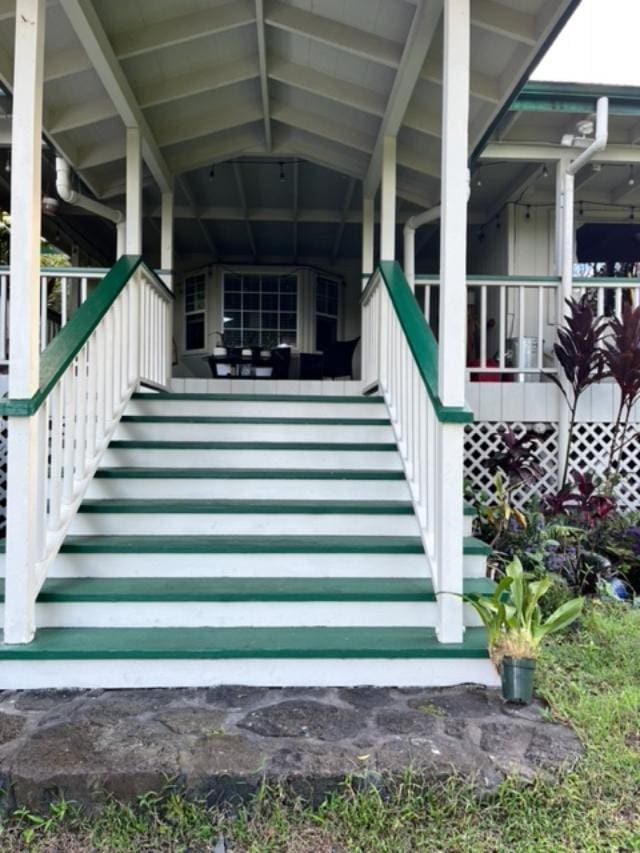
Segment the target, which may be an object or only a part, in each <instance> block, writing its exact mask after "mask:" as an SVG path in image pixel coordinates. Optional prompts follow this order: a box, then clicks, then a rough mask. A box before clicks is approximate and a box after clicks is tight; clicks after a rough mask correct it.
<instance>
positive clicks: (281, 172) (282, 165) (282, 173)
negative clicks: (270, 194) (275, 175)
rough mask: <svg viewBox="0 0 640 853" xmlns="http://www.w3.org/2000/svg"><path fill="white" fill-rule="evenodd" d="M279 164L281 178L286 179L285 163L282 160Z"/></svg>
mask: <svg viewBox="0 0 640 853" xmlns="http://www.w3.org/2000/svg"><path fill="white" fill-rule="evenodd" d="M278 165H279V166H280V180H281V181H284V163H283V162H282V160H281V161H280V163H278Z"/></svg>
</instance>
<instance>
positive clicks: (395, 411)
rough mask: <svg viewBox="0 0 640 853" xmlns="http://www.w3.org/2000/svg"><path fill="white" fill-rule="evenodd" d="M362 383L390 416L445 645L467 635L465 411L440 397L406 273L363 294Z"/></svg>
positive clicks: (388, 269) (382, 268) (390, 271)
mask: <svg viewBox="0 0 640 853" xmlns="http://www.w3.org/2000/svg"><path fill="white" fill-rule="evenodd" d="M362 324H363V325H362V339H363V379H364V381H365V387H367V386H368V387H373V386H374V385H378V387H379V389H380V391H381V393H382V394H383V395H384V399H385V402H386V404H387V407H388V409H389V413H390V417H391V423H392V426H393V429H394V432H395V436H396V440H397V443H398V450H399V452H400V455H401V458H402V464H403V466H404V469H405V473H406V477H407V481H408V483H409V488H410V490H411V496H412V501H413V505H414V508H415V512H416V517H417V519H418V524H419V526H420V534H421V538H422V542H423V545H424V550H425V554H426V558H427V564H428V565H427V566H426V567H425V570H426V571H429V572H430V574H431V579H432V582H433V585H434V589H435V591H436V592H437V593H438V592H443V593H458V595H449V594H446V595H445V594H443V595H439V596H438V625H437V633H438V637H439V639H440V640H441V641H442V642H460V641H461V639H462V634H463V630H464V629H463V620H462V601H461V599H460V597H459V594H460V593H462V577H463V570H462V562H463V496H462V492H463V482H462V453H463V432H464V424H465V423H468V422H470V421H471V420H472V419H473V418H472V415H471V412H470V411H469V410H468V409H466V408H455V407H450V406H444V405H443V404H442V401H441V400H440V397H439V395H438V345H437V343H436V340H435V338H434V336H433V333H432V332H431V329H430V328H429V326H428V324H427V322H426V320H425V318H424V316H423V315H422V313H421V311H420V308H419V306H418V303H417V302H416V300H415V298H414V296H413V294H412V293H411V290H410V288H409V285H408V283H407V280H406V279H405V277H404V274H403V272H402V269H401V268H400V266H399V265H398V264H397V263H395V262H390V261H383V262H381V263H380V264H379V266H378V269H377V270H376V272H375V273H374V274H373V276H372V277H371V279H370V280H369V283H368V284H367V286H366V288H365V290H364V292H363V294H362Z"/></svg>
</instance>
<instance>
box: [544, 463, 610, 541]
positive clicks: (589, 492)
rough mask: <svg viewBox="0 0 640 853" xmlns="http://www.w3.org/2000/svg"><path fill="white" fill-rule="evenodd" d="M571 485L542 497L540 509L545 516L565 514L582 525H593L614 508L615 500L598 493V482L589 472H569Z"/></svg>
mask: <svg viewBox="0 0 640 853" xmlns="http://www.w3.org/2000/svg"><path fill="white" fill-rule="evenodd" d="M571 479H572V480H573V485H569V484H567V485H566V486H563V488H562V489H560V491H558V492H556V493H555V494H552V495H546V496H545V497H544V498H543V499H542V510H543V512H544V514H545V515H547V516H554V515H565V516H567V518H569V519H571V520H572V521H574V522H576V523H578V524H580V525H582V526H583V527H589V528H591V527H595V526H596V524H598V523H599V522H601V521H602V520H603V519H605V518H606V517H607V516H608V515H609V513H610V512H612V510H614V509H615V508H616V502H615V500H614V499H613V498H612V497H610V496H608V495H602V494H599V493H598V489H599V484H598V483H597V482H596V481H595V480H594V478H593V475H592V474H590V473H587V474H581V473H580V472H579V471H572V472H571Z"/></svg>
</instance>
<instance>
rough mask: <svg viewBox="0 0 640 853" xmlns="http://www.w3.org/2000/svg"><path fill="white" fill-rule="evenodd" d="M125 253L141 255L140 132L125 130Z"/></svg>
mask: <svg viewBox="0 0 640 853" xmlns="http://www.w3.org/2000/svg"><path fill="white" fill-rule="evenodd" d="M125 252H126V254H127V255H141V254H142V147H141V141H140V130H139V129H138V128H137V127H128V128H127V217H126V239H125Z"/></svg>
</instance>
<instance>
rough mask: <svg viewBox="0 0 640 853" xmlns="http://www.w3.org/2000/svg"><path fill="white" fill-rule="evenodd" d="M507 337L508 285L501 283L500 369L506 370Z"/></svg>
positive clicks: (499, 321)
mask: <svg viewBox="0 0 640 853" xmlns="http://www.w3.org/2000/svg"><path fill="white" fill-rule="evenodd" d="M506 339H507V306H506V287H505V286H504V284H501V285H500V317H499V320H498V341H499V344H498V346H499V356H498V360H499V363H500V369H501V370H504V366H505V363H504V361H505V358H504V356H505V344H506Z"/></svg>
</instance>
